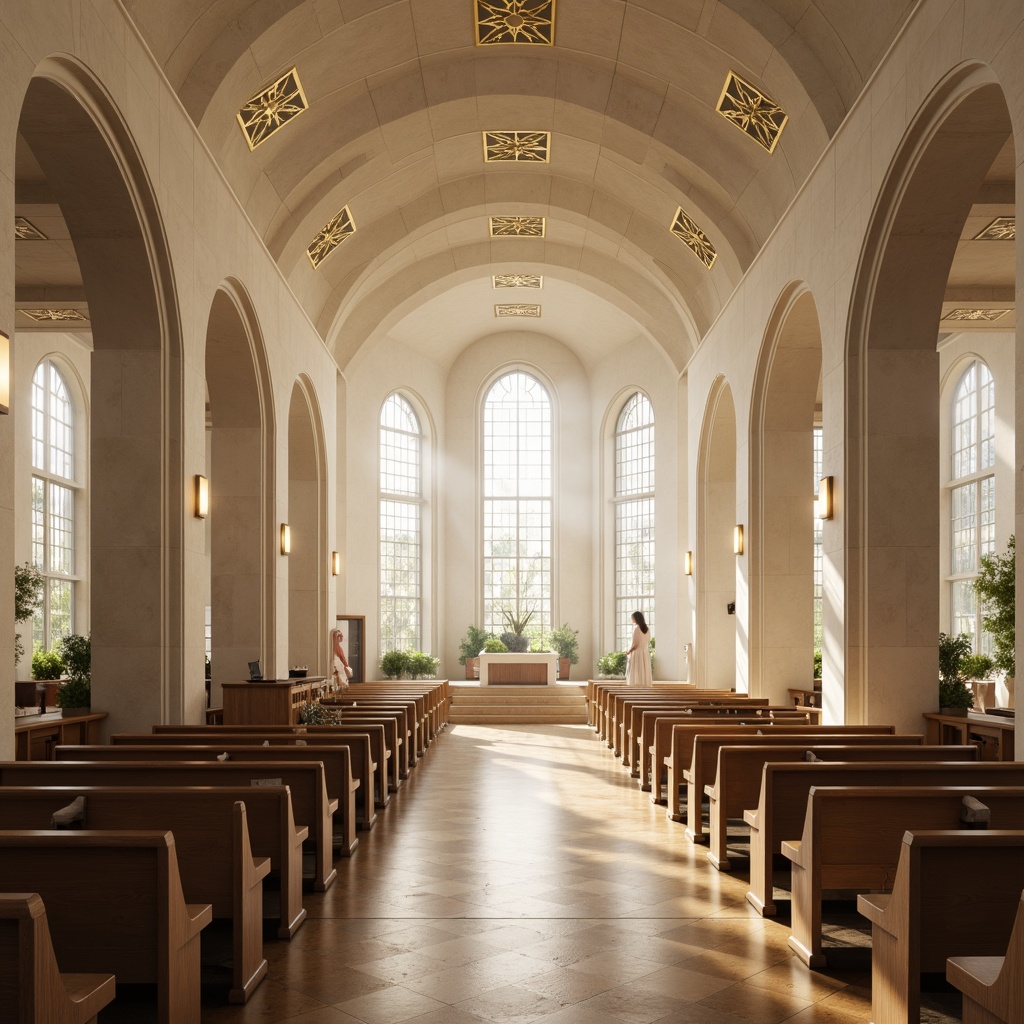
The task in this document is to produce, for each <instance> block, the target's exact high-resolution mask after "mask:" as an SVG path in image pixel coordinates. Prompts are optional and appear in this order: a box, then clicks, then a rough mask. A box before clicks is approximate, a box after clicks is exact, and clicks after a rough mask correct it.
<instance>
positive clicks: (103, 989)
mask: <svg viewBox="0 0 1024 1024" xmlns="http://www.w3.org/2000/svg"><path fill="white" fill-rule="evenodd" d="M113 998H114V975H112V974H62V973H61V971H60V968H59V966H58V964H57V958H56V956H55V955H54V952H53V942H52V940H51V939H50V927H49V924H48V922H47V920H46V908H45V907H44V906H43V901H42V899H41V898H40V896H39V894H38V893H34V892H32V893H0V1007H3V1011H2V1016H3V1019H4V1020H9V1021H12V1022H16V1024H92V1022H94V1021H95V1020H96V1015H97V1014H98V1013H99V1012H100V1010H102V1009H103V1007H104V1006H106V1005H107V1004H108V1003H109V1002H110V1001H111V1000H112V999H113Z"/></svg>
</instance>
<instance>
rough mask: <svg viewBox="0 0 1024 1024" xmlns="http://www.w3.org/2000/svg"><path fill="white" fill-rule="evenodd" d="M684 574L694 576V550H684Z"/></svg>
mask: <svg viewBox="0 0 1024 1024" xmlns="http://www.w3.org/2000/svg"><path fill="white" fill-rule="evenodd" d="M683 575H684V576H692V575H693V552H692V551H684V552H683Z"/></svg>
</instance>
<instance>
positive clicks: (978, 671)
mask: <svg viewBox="0 0 1024 1024" xmlns="http://www.w3.org/2000/svg"><path fill="white" fill-rule="evenodd" d="M995 667H996V663H995V662H994V661H993V660H992V659H991V658H990V657H989V656H988V655H987V654H968V655H967V657H966V658H961V660H960V672H961V674H962V675H963V677H964V679H988V677H989V676H990V675H992V672H993V671H994V670H995Z"/></svg>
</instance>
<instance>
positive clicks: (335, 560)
mask: <svg viewBox="0 0 1024 1024" xmlns="http://www.w3.org/2000/svg"><path fill="white" fill-rule="evenodd" d="M331 575H332V576H340V575H341V552H340V551H332V552H331Z"/></svg>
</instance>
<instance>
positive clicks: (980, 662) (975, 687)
mask: <svg viewBox="0 0 1024 1024" xmlns="http://www.w3.org/2000/svg"><path fill="white" fill-rule="evenodd" d="M994 669H995V662H994V661H993V660H992V659H991V658H990V657H989V656H988V655H987V654H968V655H967V657H966V658H962V659H961V661H960V674H961V675H962V676H963V678H964V683H966V685H967V686H969V687H970V688H971V692H972V693H973V694H974V706H975V707H976V708H977V709H978V710H979V711H984V710H985V709H986V708H991V707H995V701H994V697H995V689H996V684H995V683H994V682H992V683H990V682H988V677H989V676H990V675H992V672H993V670H994Z"/></svg>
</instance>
